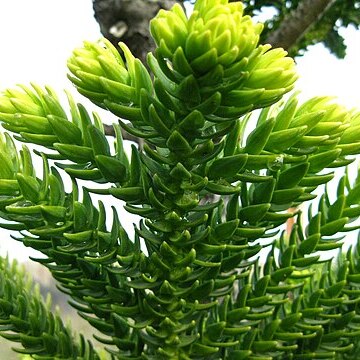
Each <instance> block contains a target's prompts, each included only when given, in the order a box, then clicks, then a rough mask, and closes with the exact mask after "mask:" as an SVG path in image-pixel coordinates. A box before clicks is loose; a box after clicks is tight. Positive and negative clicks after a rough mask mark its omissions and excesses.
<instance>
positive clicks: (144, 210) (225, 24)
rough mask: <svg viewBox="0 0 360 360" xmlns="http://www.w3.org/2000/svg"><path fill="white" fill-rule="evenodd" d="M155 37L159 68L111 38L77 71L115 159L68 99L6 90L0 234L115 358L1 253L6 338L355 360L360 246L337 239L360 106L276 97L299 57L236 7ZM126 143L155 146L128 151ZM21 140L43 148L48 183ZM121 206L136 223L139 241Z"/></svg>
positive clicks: (346, 206)
mask: <svg viewBox="0 0 360 360" xmlns="http://www.w3.org/2000/svg"><path fill="white" fill-rule="evenodd" d="M150 26H151V33H152V35H153V38H154V39H155V41H156V44H157V49H156V51H155V53H154V54H149V55H148V68H149V69H150V70H149V71H148V70H147V69H148V68H147V67H146V66H145V65H144V64H142V63H141V62H140V61H139V60H138V59H135V58H134V57H133V56H132V54H131V53H130V51H129V50H128V48H127V47H126V46H125V45H124V44H120V48H121V50H122V54H120V53H118V51H117V50H116V49H115V48H114V47H113V46H112V45H111V44H110V43H109V42H108V41H106V40H101V41H99V42H97V43H90V42H85V43H84V47H83V48H79V49H76V50H75V51H74V52H73V55H72V56H71V58H70V59H69V62H68V67H69V70H70V74H69V78H70V80H71V81H72V82H73V83H74V85H75V86H76V88H77V89H78V91H79V92H80V93H81V94H83V95H85V96H86V97H87V98H89V99H90V100H91V101H93V102H94V103H95V104H97V105H99V106H100V107H102V108H105V109H107V110H109V111H110V112H112V113H113V114H115V115H117V116H118V117H119V118H120V120H119V123H117V124H115V125H114V126H113V128H114V133H115V136H116V138H115V146H112V145H109V142H108V140H109V138H107V137H106V136H105V133H104V128H103V125H102V122H101V120H100V118H99V116H98V115H96V114H94V115H92V116H90V115H89V114H88V113H87V111H86V110H85V109H84V107H83V106H82V105H80V104H75V102H74V101H73V99H72V98H71V96H70V95H69V96H68V100H69V101H68V103H69V111H67V110H64V108H63V107H62V105H60V103H59V100H58V98H57V96H56V95H55V93H54V92H53V91H52V90H51V89H50V88H48V87H46V88H41V87H39V86H37V85H32V86H31V87H26V86H20V87H18V88H16V89H9V90H5V91H4V92H3V93H2V95H1V98H0V120H1V122H2V126H3V127H4V128H5V129H6V130H7V131H8V133H4V134H2V135H1V138H0V139H1V140H0V161H1V166H0V178H1V180H0V215H1V217H2V218H3V219H4V221H3V222H2V224H1V227H3V228H7V229H11V230H13V231H17V232H18V233H17V235H14V238H15V239H16V240H19V241H22V242H23V243H24V245H25V246H30V247H32V248H34V249H37V250H39V251H40V252H41V253H42V254H43V256H42V257H41V259H37V260H36V261H38V262H40V263H41V264H43V265H44V266H46V267H47V268H48V269H49V270H50V271H51V273H52V275H53V277H54V278H55V280H56V281H57V284H58V286H59V288H60V289H61V290H62V291H63V292H65V293H66V294H68V296H69V298H70V303H71V305H72V306H73V307H74V308H75V309H77V310H78V311H79V315H80V316H81V317H83V318H84V319H86V320H87V321H88V322H89V324H90V325H91V326H93V327H94V328H96V329H97V330H99V331H100V333H102V334H101V335H96V339H98V340H99V341H100V342H102V343H103V344H104V348H105V349H106V350H107V352H106V353H105V352H104V351H103V350H101V355H100V352H99V351H98V350H97V349H94V347H93V346H92V345H91V342H89V341H87V340H84V338H83V337H82V336H79V337H78V336H76V335H73V334H72V332H71V330H70V329H69V328H68V327H66V326H64V324H63V322H62V320H61V317H60V316H59V315H54V314H52V313H51V311H50V310H49V306H48V304H46V303H45V302H44V301H43V300H42V298H41V297H40V295H39V294H38V292H37V291H36V290H34V289H33V288H32V287H31V286H30V285H29V282H28V281H27V280H24V274H23V273H22V272H21V271H20V270H18V269H17V268H16V267H15V266H13V265H11V264H10V263H9V262H8V261H7V260H1V262H0V264H1V275H0V278H1V283H0V296H1V299H0V310H1V311H0V332H1V335H2V336H3V337H5V338H8V339H10V340H13V341H17V342H19V343H20V344H19V345H18V346H17V347H16V351H19V352H22V353H25V354H29V355H30V356H31V357H33V358H34V359H39V360H40V359H44V360H45V359H100V358H104V359H105V358H111V359H154V360H155V359H169V360H172V359H174V360H176V359H183V360H185V359H208V360H210V359H230V360H240V359H241V360H242V359H244V360H245V359H248V360H261V359H262V360H271V359H299V360H303V359H350V358H352V359H359V358H360V342H359V336H360V308H359V305H358V304H359V300H360V242H358V243H355V241H353V242H352V246H349V244H347V242H348V240H345V241H343V238H344V237H343V235H344V232H346V231H352V230H356V229H357V228H358V226H357V225H356V223H354V224H352V225H350V223H352V222H353V221H354V220H356V219H357V218H358V217H359V215H360V205H359V204H360V176H359V177H358V178H357V179H353V180H350V179H349V177H348V175H347V173H348V172H347V171H346V167H347V166H348V165H349V164H350V163H351V162H353V160H354V159H355V157H354V155H356V154H358V153H360V136H359V134H360V113H356V112H354V111H353V112H350V111H347V110H346V109H345V108H344V107H342V106H341V105H338V104H336V103H335V102H334V101H333V100H332V99H331V98H328V97H316V98H312V99H310V100H308V101H306V102H304V103H303V104H299V103H298V100H297V97H296V94H294V95H292V96H290V97H288V100H286V101H280V100H281V99H282V97H283V95H284V94H286V93H288V92H289V91H290V90H292V89H293V86H294V82H295V80H296V78H297V74H296V70H295V67H294V62H293V60H292V59H291V58H289V57H287V56H286V52H285V51H283V50H282V49H271V47H270V46H269V45H259V44H258V39H259V34H260V32H261V30H262V26H261V25H260V24H255V23H254V22H253V21H252V20H251V19H250V18H249V17H247V16H243V5H242V4H241V3H239V2H232V3H230V4H228V1H227V0H199V1H197V3H196V5H195V7H194V11H193V13H192V15H191V16H190V17H187V16H186V15H185V14H184V12H183V10H182V8H181V7H180V6H178V5H176V6H174V7H173V8H172V10H170V11H163V10H162V11H160V12H159V14H158V15H157V16H156V17H155V19H153V20H152V22H151V25H150ZM255 109H262V110H261V111H260V110H256V111H255V112H254V113H253V110H255ZM123 132H125V133H128V134H131V135H134V136H136V137H138V138H139V139H143V146H141V147H137V146H135V145H133V146H132V151H131V154H127V153H126V152H125V151H124V147H123V143H124V142H123V139H122V133H123ZM249 132H250V134H249V135H248V136H245V134H248V133H249ZM10 134H11V135H10ZM110 140H111V138H110ZM18 142H23V143H27V142H28V143H32V144H35V145H37V146H35V148H36V150H35V151H34V153H35V154H34V156H39V157H41V159H42V163H43V171H42V173H41V174H36V173H35V169H34V167H33V165H32V160H31V159H32V154H31V151H30V150H29V149H28V148H27V147H26V146H25V145H23V146H22V148H21V150H19V151H18V150H17V149H18V147H19V146H18V145H17V143H18ZM333 168H343V171H341V170H339V171H338V172H339V174H340V176H337V178H336V179H335V180H332V179H333V177H334V169H333ZM64 182H65V183H67V185H69V186H66V187H65V186H64ZM334 182H336V184H334ZM94 183H96V184H94ZM71 184H72V189H71V191H70V189H69V188H71ZM326 184H329V185H326ZM335 188H337V191H332V193H331V194H329V193H328V191H327V190H328V189H335ZM316 190H317V191H316ZM93 194H97V195H99V196H103V197H104V198H105V199H106V201H107V202H111V201H113V204H114V206H113V207H112V210H110V211H108V210H107V208H106V207H105V206H104V203H103V202H102V201H99V202H98V203H97V204H95V203H94V202H93V198H94V196H93ZM317 194H320V195H317ZM115 198H116V199H115ZM117 199H120V200H122V201H123V202H124V204H125V205H124V209H125V210H126V211H127V212H129V213H131V214H136V215H139V216H140V217H141V220H140V221H139V223H138V224H135V225H134V229H135V230H134V233H133V234H127V233H126V231H125V230H124V227H123V224H122V223H121V222H123V223H124V221H127V220H126V218H125V217H124V218H123V219H120V218H119V209H118V206H119V204H121V202H119V201H118V200H117ZM109 212H110V214H109ZM291 224H293V225H292V226H291ZM339 233H340V235H339ZM341 234H342V235H341ZM334 249H337V251H335V252H334V251H332V252H331V254H330V255H329V254H328V253H329V251H330V250H334Z"/></svg>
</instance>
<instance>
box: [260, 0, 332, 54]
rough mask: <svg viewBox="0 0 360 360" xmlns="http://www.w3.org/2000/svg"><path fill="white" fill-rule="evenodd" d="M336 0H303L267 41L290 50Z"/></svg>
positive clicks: (274, 45)
mask: <svg viewBox="0 0 360 360" xmlns="http://www.w3.org/2000/svg"><path fill="white" fill-rule="evenodd" d="M335 1H336V0H302V1H300V3H299V5H298V7H297V8H296V9H295V10H294V11H292V12H291V13H290V14H289V15H288V16H287V17H286V18H285V19H284V20H283V21H282V23H281V24H280V26H279V27H278V28H277V29H276V30H275V31H273V32H271V33H270V34H269V36H268V37H267V39H266V43H269V44H271V45H272V46H273V47H282V48H284V49H285V50H289V49H290V48H291V47H292V46H293V45H295V44H296V43H297V42H298V41H299V40H300V39H301V38H302V37H303V36H304V35H305V34H306V32H307V31H308V30H309V28H310V27H311V26H312V25H313V24H314V23H315V22H316V21H318V20H319V19H320V18H321V17H322V16H323V15H324V13H325V12H326V10H328V9H329V7H330V6H331V5H333V4H334V3H335Z"/></svg>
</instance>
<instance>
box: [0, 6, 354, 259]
mask: <svg viewBox="0 0 360 360" xmlns="http://www.w3.org/2000/svg"><path fill="white" fill-rule="evenodd" d="M100 36H101V35H100V32H99V27H98V25H97V23H96V21H95V19H94V18H93V10H92V1H91V0H0V90H1V89H4V88H7V87H12V86H14V85H15V84H17V83H23V84H28V83H29V82H30V81H34V82H36V83H38V84H39V85H44V84H49V85H51V86H52V87H53V88H55V89H56V90H57V91H61V89H63V88H68V89H71V88H72V85H71V84H70V82H69V81H68V80H67V78H66V71H67V70H66V60H67V59H68V57H69V56H70V54H71V51H72V50H73V49H74V48H75V47H78V46H81V44H82V41H83V40H96V39H98V38H99V37H100ZM344 36H345V37H346V43H347V45H348V51H347V54H348V55H347V57H346V59H345V60H337V59H336V58H335V57H334V56H332V55H330V54H329V52H328V51H327V50H326V49H324V48H323V46H321V45H318V46H315V47H312V48H311V50H310V51H308V52H307V53H306V55H305V56H304V57H302V58H299V59H297V63H298V71H299V74H300V80H299V81H298V88H299V89H301V90H302V92H303V94H304V95H305V97H306V98H307V97H311V96H315V95H325V94H326V95H336V96H338V97H339V101H341V102H342V103H344V104H345V105H347V106H349V107H356V106H357V107H359V108H360V92H359V85H360V68H359V64H360V31H358V32H356V31H355V30H354V29H352V28H349V29H346V30H344ZM74 93H75V91H74ZM0 166H1V164H0ZM10 244H11V246H10ZM6 251H9V252H10V255H11V256H12V257H13V256H15V257H17V258H19V259H20V260H25V259H26V258H27V257H28V254H29V249H27V248H24V246H23V245H22V244H19V243H17V242H15V241H13V240H11V239H10V238H9V234H8V233H5V232H1V233H0V253H2V254H4V253H5V252H6Z"/></svg>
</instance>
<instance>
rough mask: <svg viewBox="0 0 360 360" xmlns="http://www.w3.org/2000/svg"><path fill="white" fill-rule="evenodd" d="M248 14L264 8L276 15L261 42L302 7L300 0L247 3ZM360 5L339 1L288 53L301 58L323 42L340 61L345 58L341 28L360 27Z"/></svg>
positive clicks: (247, 0) (251, 0)
mask: <svg viewBox="0 0 360 360" xmlns="http://www.w3.org/2000/svg"><path fill="white" fill-rule="evenodd" d="M243 3H244V4H245V5H246V12H247V14H249V15H250V16H254V15H256V14H258V13H259V11H263V10H264V9H266V8H267V9H270V8H271V9H273V10H275V15H274V16H273V17H272V18H270V19H269V20H268V21H266V22H265V24H264V25H265V29H264V31H263V33H262V40H264V39H266V37H267V35H268V34H269V33H270V32H272V31H274V30H276V29H277V28H278V27H279V25H280V24H281V22H282V21H283V20H284V18H286V16H288V15H289V14H290V13H291V12H292V11H294V10H295V9H296V8H297V6H298V5H299V0H287V1H278V0H270V1H266V0H244V1H243ZM359 9H360V2H359V1H357V0H346V1H343V0H336V1H335V2H334V4H332V5H331V7H330V8H329V9H328V10H327V11H326V13H325V14H324V16H321V17H320V19H319V20H318V21H317V22H316V23H315V24H314V25H313V26H312V27H311V28H310V29H309V30H308V31H307V32H306V33H305V35H304V36H303V37H302V38H301V39H300V40H299V41H298V43H297V44H294V45H293V46H292V47H291V49H290V50H289V52H290V54H291V55H292V56H296V55H302V54H304V52H305V51H306V50H307V48H308V46H310V45H315V44H317V43H322V44H323V45H324V46H325V47H327V48H328V49H329V50H330V52H331V53H332V54H334V55H335V56H336V57H338V58H339V59H343V58H344V57H345V55H346V44H345V40H344V38H343V36H342V35H341V31H340V30H341V28H342V27H347V26H350V25H351V26H354V27H355V28H357V29H358V28H359V26H360V11H359Z"/></svg>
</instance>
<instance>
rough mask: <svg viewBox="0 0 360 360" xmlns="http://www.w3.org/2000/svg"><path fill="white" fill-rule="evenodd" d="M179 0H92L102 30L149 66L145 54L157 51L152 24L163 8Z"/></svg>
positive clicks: (110, 38) (111, 39)
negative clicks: (123, 44) (151, 32)
mask: <svg viewBox="0 0 360 360" xmlns="http://www.w3.org/2000/svg"><path fill="white" fill-rule="evenodd" d="M176 2H179V3H182V2H181V1H176V0H93V8H94V15H95V19H96V21H97V22H98V23H99V25H100V31H101V33H102V34H103V35H104V37H106V38H107V39H109V40H110V41H111V42H112V43H113V44H114V45H115V46H116V47H117V44H118V42H119V41H122V42H124V43H125V44H126V45H127V46H128V47H129V48H130V50H131V51H132V53H133V54H134V56H136V57H137V58H139V59H141V60H142V61H143V63H145V64H146V55H147V53H148V52H149V51H152V50H154V47H155V44H154V42H153V40H152V38H151V36H150V31H149V21H150V20H151V19H152V18H153V17H154V16H155V15H156V14H157V12H158V11H159V10H160V9H167V10H168V9H170V8H171V7H172V6H173V5H174V4H175V3H176Z"/></svg>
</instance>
